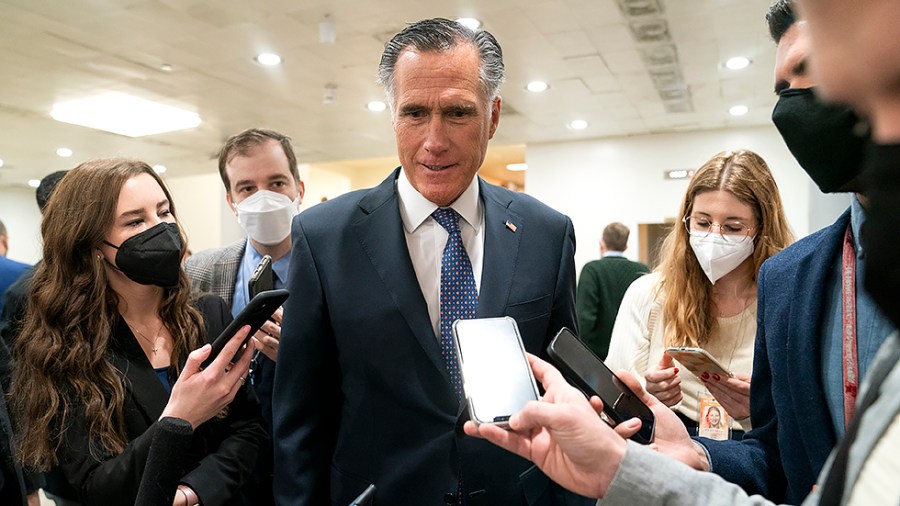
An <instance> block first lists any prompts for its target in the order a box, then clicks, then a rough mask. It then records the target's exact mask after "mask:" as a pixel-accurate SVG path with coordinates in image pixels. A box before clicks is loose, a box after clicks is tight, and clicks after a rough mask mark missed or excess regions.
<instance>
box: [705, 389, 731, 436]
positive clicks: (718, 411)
mask: <svg viewBox="0 0 900 506" xmlns="http://www.w3.org/2000/svg"><path fill="white" fill-rule="evenodd" d="M699 398H700V420H698V421H697V435H698V436H700V437H708V438H710V439H717V440H719V441H724V440H726V439H729V437H730V436H731V417H730V416H728V413H726V412H725V409H724V408H723V407H722V405H721V404H719V401H717V400H716V398H715V397H713V396H712V395H711V394H710V393H709V392H704V393H701V394H700V395H699Z"/></svg>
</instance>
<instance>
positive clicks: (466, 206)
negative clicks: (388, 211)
mask: <svg viewBox="0 0 900 506" xmlns="http://www.w3.org/2000/svg"><path fill="white" fill-rule="evenodd" d="M397 194H398V196H399V198H400V217H401V219H402V220H403V232H404V234H405V236H406V247H407V248H408V249H409V258H410V259H411V260H412V264H413V269H414V270H415V271H416V278H417V279H418V281H419V287H420V288H421V289H422V295H423V296H424V297H425V302H426V303H427V304H428V317H429V318H430V319H431V326H432V327H433V329H434V335H435V338H436V339H437V340H438V341H440V339H441V329H440V324H441V258H442V257H443V256H444V246H446V244H447V238H448V237H449V235H450V234H448V233H447V231H446V230H445V229H444V227H442V226H441V225H440V224H439V223H438V222H437V221H435V220H434V218H432V217H431V213H433V212H434V211H435V209H437V208H438V205H437V204H435V203H433V202H431V201H429V200H428V199H426V198H425V197H423V196H422V194H421V193H419V192H418V191H417V190H416V189H415V188H413V186H412V184H411V183H410V182H409V179H408V178H407V177H406V172H404V170H403V169H402V168H401V169H400V176H399V177H398V178H397ZM450 207H451V208H453V210H454V211H456V212H457V213H459V215H460V217H461V219H460V220H459V230H460V235H461V236H462V241H463V246H465V247H466V252H467V253H468V254H469V261H470V262H471V263H472V274H473V275H474V276H475V287H476V288H477V289H478V292H479V293H480V292H481V267H482V265H483V257H484V204H482V203H481V199H480V198H479V193H478V178H477V177H473V178H472V182H471V183H470V184H469V187H468V188H466V190H465V191H464V192H463V193H462V195H460V196H459V198H457V199H456V201H455V202H453V203H452V204H451V205H450Z"/></svg>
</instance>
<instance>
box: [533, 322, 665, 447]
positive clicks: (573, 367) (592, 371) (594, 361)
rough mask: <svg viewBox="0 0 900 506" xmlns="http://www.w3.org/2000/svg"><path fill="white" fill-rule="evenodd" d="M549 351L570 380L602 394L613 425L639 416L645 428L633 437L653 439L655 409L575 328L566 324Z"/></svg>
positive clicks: (645, 441) (587, 391) (589, 393)
mask: <svg viewBox="0 0 900 506" xmlns="http://www.w3.org/2000/svg"><path fill="white" fill-rule="evenodd" d="M547 353H548V354H549V355H550V358H551V359H552V360H553V362H554V363H555V364H556V366H557V367H559V369H560V371H561V372H562V373H563V376H565V377H566V379H568V380H569V382H570V383H572V384H573V385H575V387H577V388H578V389H579V390H581V391H582V392H583V393H584V394H585V395H587V396H588V397H590V396H592V395H596V396H597V397H600V400H602V401H603V413H604V414H605V415H606V418H607V422H608V423H609V424H610V425H612V426H616V425H618V424H620V423H622V422H624V421H625V420H629V419H631V418H638V419H640V420H641V429H640V430H639V431H637V433H635V434H634V435H633V436H631V439H633V440H634V441H637V442H638V443H641V444H645V445H646V444H650V442H651V441H653V429H654V427H655V425H656V417H655V416H653V412H652V411H650V408H648V407H647V405H646V404H644V402H643V401H641V400H640V399H639V398H638V396H637V395H635V393H634V392H632V391H631V389H630V388H628V386H627V385H625V383H622V380H620V379H619V378H618V376H616V374H615V373H614V372H612V370H611V369H610V368H609V367H607V366H606V364H604V363H603V361H602V360H600V359H599V358H598V357H597V355H594V353H593V352H592V351H591V350H590V348H588V347H587V346H585V344H584V343H583V342H581V340H580V339H578V338H577V337H575V334H573V333H572V331H571V330H569V329H567V328H565V327H563V328H562V329H561V330H560V331H559V333H558V334H556V337H554V338H553V341H551V342H550V346H548V347H547Z"/></svg>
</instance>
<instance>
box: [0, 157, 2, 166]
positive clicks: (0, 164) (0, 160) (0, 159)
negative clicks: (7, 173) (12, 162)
mask: <svg viewBox="0 0 900 506" xmlns="http://www.w3.org/2000/svg"><path fill="white" fill-rule="evenodd" d="M0 167H3V159H2V158H0Z"/></svg>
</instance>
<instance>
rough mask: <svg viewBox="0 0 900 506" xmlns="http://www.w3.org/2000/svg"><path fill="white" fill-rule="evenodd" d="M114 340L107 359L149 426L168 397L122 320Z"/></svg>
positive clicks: (118, 322)
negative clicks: (121, 375) (119, 374)
mask: <svg viewBox="0 0 900 506" xmlns="http://www.w3.org/2000/svg"><path fill="white" fill-rule="evenodd" d="M113 339H114V340H115V343H114V350H113V351H112V353H110V354H109V360H110V362H112V364H113V366H114V367H115V368H116V369H118V370H119V372H121V373H122V374H123V375H124V376H125V384H126V388H127V389H128V392H129V393H130V394H131V396H132V397H133V398H134V403H135V405H136V406H137V409H138V410H140V411H141V412H142V413H143V414H144V416H145V418H146V420H147V424H148V425H149V424H151V423H153V422H154V421H155V420H156V419H158V418H159V415H160V414H161V413H162V411H163V409H164V408H165V407H166V404H167V403H168V402H169V394H167V393H166V391H165V389H164V388H163V386H162V384H160V382H159V376H157V375H156V371H154V370H153V366H152V365H150V361H149V360H147V356H146V355H144V351H143V350H142V349H141V347H140V345H139V344H138V343H137V339H136V338H135V337H134V334H133V333H132V332H131V329H130V328H128V325H127V324H126V323H125V320H123V319H122V317H119V318H118V321H117V322H116V326H115V328H114V329H113Z"/></svg>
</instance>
